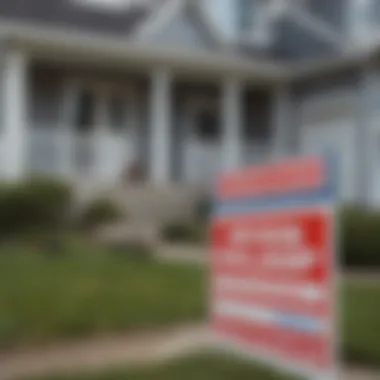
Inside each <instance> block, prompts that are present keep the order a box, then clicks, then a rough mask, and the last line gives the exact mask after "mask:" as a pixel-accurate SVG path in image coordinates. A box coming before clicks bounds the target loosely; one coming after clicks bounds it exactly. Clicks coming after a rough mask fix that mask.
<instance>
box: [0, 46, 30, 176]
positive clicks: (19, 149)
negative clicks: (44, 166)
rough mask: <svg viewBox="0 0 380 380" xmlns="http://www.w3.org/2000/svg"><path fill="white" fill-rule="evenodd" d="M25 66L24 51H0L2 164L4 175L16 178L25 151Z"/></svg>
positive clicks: (26, 116) (26, 62)
mask: <svg viewBox="0 0 380 380" xmlns="http://www.w3.org/2000/svg"><path fill="white" fill-rule="evenodd" d="M27 69H28V59H27V57H26V55H25V53H24V52H22V51H19V50H9V51H6V52H4V58H3V72H2V86H3V87H2V103H3V105H2V107H3V144H4V145H3V157H2V158H3V164H2V165H1V166H2V172H3V176H4V178H6V179H16V178H19V177H21V176H22V174H23V173H24V171H25V170H26V154H27V149H28V147H27V144H26V141H27V140H26V139H27V133H28V130H27V123H28V119H27V118H28V115H27V79H28V78H27V75H28V73H27Z"/></svg>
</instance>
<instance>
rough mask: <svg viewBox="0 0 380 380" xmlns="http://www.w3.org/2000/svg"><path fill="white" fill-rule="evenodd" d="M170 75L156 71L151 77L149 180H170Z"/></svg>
mask: <svg viewBox="0 0 380 380" xmlns="http://www.w3.org/2000/svg"><path fill="white" fill-rule="evenodd" d="M171 80H172V77H171V74H170V72H169V71H168V70H166V69H157V70H156V71H154V72H153V75H152V86H151V94H150V96H151V99H150V128H151V144H150V147H151V148H150V149H151V151H150V179H151V180H152V181H153V182H157V183H160V182H167V181H169V180H170V143H171V136H170V134H171V131H170V125H171Z"/></svg>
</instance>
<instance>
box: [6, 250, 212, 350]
mask: <svg viewBox="0 0 380 380" xmlns="http://www.w3.org/2000/svg"><path fill="white" fill-rule="evenodd" d="M204 280H205V276H204V274H203V270H201V269H199V268H198V267H192V266H188V265H186V266H185V265H180V264H159V263H156V262H154V261H147V262H143V261H142V262H138V261H133V260H130V259H127V258H123V257H117V256H115V255H106V254H103V253H101V252H91V253H90V252H84V251H83V250H82V251H81V252H80V254H71V255H67V256H62V257H51V258H48V257H43V256H41V255H36V254H31V253H30V254H25V253H24V254H22V253H19V252H17V253H15V252H13V253H12V254H11V253H8V254H4V253H3V254H0V348H2V349H9V348H11V347H18V346H22V345H36V344H41V343H46V342H51V341H55V340H59V339H64V338H69V339H71V338H74V337H78V336H88V335H92V334H95V333H98V334H99V333H107V332H113V331H121V330H122V331H127V330H129V329H134V330H135V329H143V328H151V327H159V326H165V325H169V324H175V323H179V322H185V321H192V320H197V319H198V320H199V319H201V318H202V316H203V315H204V313H205V311H204V310H205V302H204V297H205V295H204V293H203V289H204V288H205V285H204Z"/></svg>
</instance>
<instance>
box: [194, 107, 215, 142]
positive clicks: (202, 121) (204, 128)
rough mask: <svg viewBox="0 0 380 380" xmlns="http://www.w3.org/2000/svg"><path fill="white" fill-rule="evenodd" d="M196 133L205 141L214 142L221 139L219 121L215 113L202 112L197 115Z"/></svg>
mask: <svg viewBox="0 0 380 380" xmlns="http://www.w3.org/2000/svg"><path fill="white" fill-rule="evenodd" d="M195 128H196V130H195V133H196V135H197V136H198V138H200V139H201V140H203V141H208V142H213V141H217V140H218V139H219V137H220V126H219V120H218V117H217V115H216V114H215V112H212V111H211V110H210V111H209V110H200V111H199V112H198V113H197V115H196V120H195Z"/></svg>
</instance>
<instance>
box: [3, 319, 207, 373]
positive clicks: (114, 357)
mask: <svg viewBox="0 0 380 380" xmlns="http://www.w3.org/2000/svg"><path fill="white" fill-rule="evenodd" d="M208 342H209V335H208V334H207V330H206V328H205V327H204V326H181V327H178V328H175V329H170V330H166V331H159V332H155V333H152V332H150V333H145V334H141V333H140V334H138V335H131V334H126V335H116V336H108V337H104V338H94V339H89V340H86V341H83V342H76V343H66V344H61V345H57V346H52V347H45V348H42V349H31V350H25V351H22V352H13V353H7V354H0V380H14V379H20V378H23V377H25V376H28V377H31V376H36V375H43V374H51V373H58V374H61V373H64V374H66V373H67V374H71V373H76V372H78V371H83V370H84V371H89V372H96V371H99V370H104V369H107V368H109V367H110V368H111V367H112V366H115V365H120V364H124V363H128V364H129V365H142V364H145V363H152V362H155V361H163V360H167V359H172V358H175V357H176V356H178V355H182V354H184V353H191V352H192V351H193V350H196V349H197V348H200V347H203V346H205V345H206V344H207V343H208Z"/></svg>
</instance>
